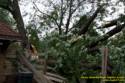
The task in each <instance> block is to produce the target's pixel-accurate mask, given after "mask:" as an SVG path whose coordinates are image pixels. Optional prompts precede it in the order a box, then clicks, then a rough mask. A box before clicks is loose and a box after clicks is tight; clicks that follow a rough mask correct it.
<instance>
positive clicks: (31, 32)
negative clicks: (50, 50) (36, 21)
mask: <svg viewBox="0 0 125 83" xmlns="http://www.w3.org/2000/svg"><path fill="white" fill-rule="evenodd" d="M26 30H27V32H28V38H29V41H30V43H32V44H33V45H34V46H35V47H36V48H37V50H39V49H40V46H39V44H40V40H39V37H38V33H39V30H37V29H36V26H35V25H33V24H29V25H28V26H27V28H26Z"/></svg>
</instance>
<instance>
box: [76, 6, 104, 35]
mask: <svg viewBox="0 0 125 83" xmlns="http://www.w3.org/2000/svg"><path fill="white" fill-rule="evenodd" d="M102 7H103V6H99V7H98V8H97V10H96V11H95V13H94V14H93V15H92V16H91V17H90V19H89V20H88V22H87V23H86V25H85V26H82V29H81V30H80V32H79V33H78V34H79V35H82V34H85V33H86V32H87V31H88V29H89V27H90V25H91V23H92V22H93V21H94V19H95V18H96V17H97V15H98V13H99V12H100V11H101V9H102Z"/></svg>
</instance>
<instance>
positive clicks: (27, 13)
mask: <svg viewBox="0 0 125 83" xmlns="http://www.w3.org/2000/svg"><path fill="white" fill-rule="evenodd" d="M36 1H37V0H36ZM53 1H56V2H57V3H58V1H59V0H53ZM112 1H113V2H112V4H113V3H115V2H116V1H117V0H112ZM43 3H46V1H45V0H38V2H36V4H37V6H38V8H39V9H40V10H41V11H43V12H45V13H46V11H47V10H49V8H48V7H45V6H44V5H43ZM113 6H114V7H115V8H116V10H117V12H115V13H113V14H112V15H108V16H107V17H106V18H104V20H105V22H108V21H110V20H112V19H115V18H117V17H118V15H119V14H124V6H123V4H121V3H120V4H119V5H113ZM20 9H21V13H22V16H23V20H24V23H25V25H27V24H28V21H31V19H32V17H33V15H34V13H35V10H34V9H33V3H32V0H21V2H20ZM107 10H109V12H112V10H111V8H110V7H108V9H107ZM37 14H38V13H37ZM35 20H39V19H35ZM101 23H102V22H98V24H101Z"/></svg>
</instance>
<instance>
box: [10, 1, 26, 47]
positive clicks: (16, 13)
mask: <svg viewBox="0 0 125 83" xmlns="http://www.w3.org/2000/svg"><path fill="white" fill-rule="evenodd" d="M11 6H12V12H11V13H12V15H13V17H14V19H15V21H16V23H17V28H18V30H19V33H20V34H21V36H22V45H23V47H24V48H27V47H28V38H27V36H26V30H25V27H24V22H23V18H22V16H21V12H20V8H19V4H18V0H13V2H12V3H11Z"/></svg>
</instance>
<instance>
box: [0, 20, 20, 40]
mask: <svg viewBox="0 0 125 83" xmlns="http://www.w3.org/2000/svg"><path fill="white" fill-rule="evenodd" d="M0 39H3V40H21V35H20V34H19V33H18V32H16V31H14V30H13V29H12V28H11V26H10V25H8V24H7V23H4V22H1V21H0Z"/></svg>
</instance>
